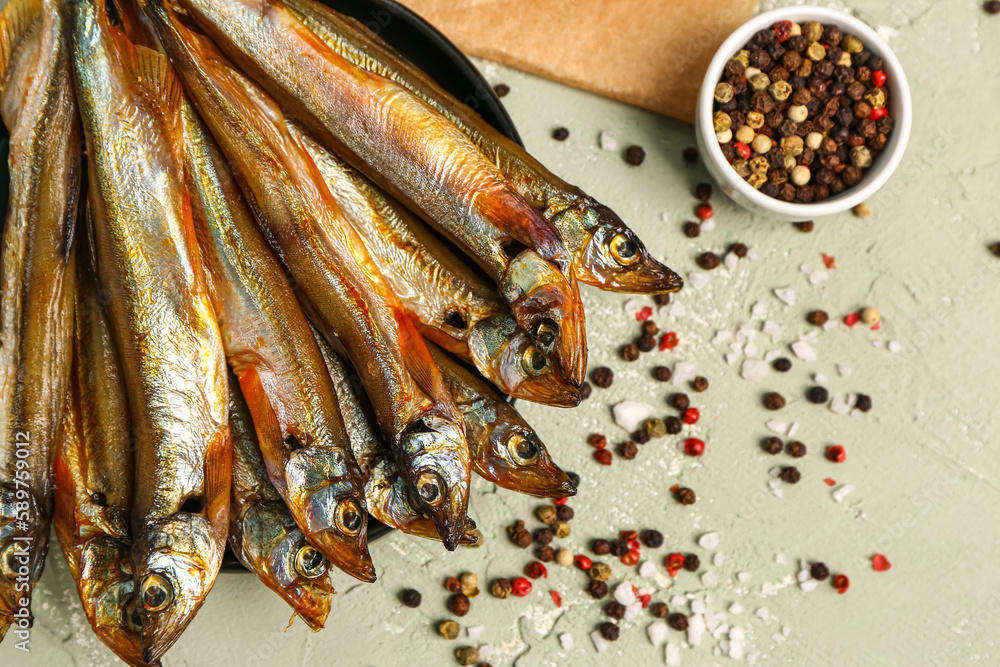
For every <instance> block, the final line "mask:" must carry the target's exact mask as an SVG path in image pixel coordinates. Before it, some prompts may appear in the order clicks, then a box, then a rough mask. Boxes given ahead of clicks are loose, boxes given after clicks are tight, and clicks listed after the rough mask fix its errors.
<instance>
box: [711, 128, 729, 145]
mask: <svg viewBox="0 0 1000 667" xmlns="http://www.w3.org/2000/svg"><path fill="white" fill-rule="evenodd" d="M715 138H716V139H718V140H719V143H720V144H728V143H729V142H730V141H732V140H733V131H732V130H726V131H724V132H716V133H715Z"/></svg>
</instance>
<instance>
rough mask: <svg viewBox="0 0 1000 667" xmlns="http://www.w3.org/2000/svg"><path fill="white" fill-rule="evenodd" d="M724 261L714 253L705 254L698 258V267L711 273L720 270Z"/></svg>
mask: <svg viewBox="0 0 1000 667" xmlns="http://www.w3.org/2000/svg"><path fill="white" fill-rule="evenodd" d="M721 263H722V260H721V259H719V256H718V255H716V254H715V253H714V252H704V253H702V254H701V255H699V256H698V266H700V267H701V268H703V269H705V270H706V271H711V270H712V269H715V268H718V266H719V264H721Z"/></svg>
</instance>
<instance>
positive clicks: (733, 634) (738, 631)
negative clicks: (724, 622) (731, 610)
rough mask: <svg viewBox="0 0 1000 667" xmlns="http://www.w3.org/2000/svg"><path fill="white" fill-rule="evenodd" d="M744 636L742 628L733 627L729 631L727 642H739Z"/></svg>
mask: <svg viewBox="0 0 1000 667" xmlns="http://www.w3.org/2000/svg"><path fill="white" fill-rule="evenodd" d="M744 636H745V634H744V632H743V627H742V626H739V625H735V626H733V627H732V628H730V629H729V641H740V640H742V639H743V637H744Z"/></svg>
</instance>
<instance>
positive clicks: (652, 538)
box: [642, 530, 663, 549]
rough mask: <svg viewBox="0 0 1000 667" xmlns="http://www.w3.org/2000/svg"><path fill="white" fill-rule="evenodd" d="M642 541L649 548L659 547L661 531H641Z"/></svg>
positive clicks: (661, 541)
mask: <svg viewBox="0 0 1000 667" xmlns="http://www.w3.org/2000/svg"><path fill="white" fill-rule="evenodd" d="M642 543H643V544H645V545H646V546H647V547H649V548H650V549H659V548H660V547H662V546H663V533H661V532H660V531H658V530H646V531H643V533H642Z"/></svg>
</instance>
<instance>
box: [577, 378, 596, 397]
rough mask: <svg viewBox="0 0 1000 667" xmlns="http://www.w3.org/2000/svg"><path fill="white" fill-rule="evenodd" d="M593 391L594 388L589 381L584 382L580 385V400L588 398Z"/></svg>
mask: <svg viewBox="0 0 1000 667" xmlns="http://www.w3.org/2000/svg"><path fill="white" fill-rule="evenodd" d="M592 393H594V388H593V387H592V386H591V385H590V383H589V382H584V383H583V386H581V387H580V400H581V401H585V400H587V399H588V398H590V395H591V394H592Z"/></svg>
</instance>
